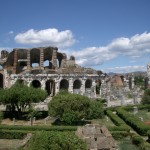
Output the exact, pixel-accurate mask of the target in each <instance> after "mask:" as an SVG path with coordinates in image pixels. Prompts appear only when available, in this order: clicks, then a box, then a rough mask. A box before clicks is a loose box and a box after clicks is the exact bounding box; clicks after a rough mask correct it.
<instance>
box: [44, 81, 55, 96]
mask: <svg viewBox="0 0 150 150" xmlns="http://www.w3.org/2000/svg"><path fill="white" fill-rule="evenodd" d="M45 84H46V86H45V90H46V91H47V93H48V95H50V96H54V95H55V81H54V80H48V81H46V83H45Z"/></svg>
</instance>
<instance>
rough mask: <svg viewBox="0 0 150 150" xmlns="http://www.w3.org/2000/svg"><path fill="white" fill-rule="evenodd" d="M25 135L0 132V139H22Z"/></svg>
mask: <svg viewBox="0 0 150 150" xmlns="http://www.w3.org/2000/svg"><path fill="white" fill-rule="evenodd" d="M26 135H27V133H25V132H22V131H13V130H0V139H23V138H24V137H25V136H26Z"/></svg>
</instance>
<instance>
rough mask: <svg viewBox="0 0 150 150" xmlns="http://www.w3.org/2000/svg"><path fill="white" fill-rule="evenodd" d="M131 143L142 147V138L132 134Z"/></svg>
mask: <svg viewBox="0 0 150 150" xmlns="http://www.w3.org/2000/svg"><path fill="white" fill-rule="evenodd" d="M132 143H133V144H135V145H137V146H138V147H143V145H144V139H143V138H142V137H141V136H139V135H134V136H132Z"/></svg>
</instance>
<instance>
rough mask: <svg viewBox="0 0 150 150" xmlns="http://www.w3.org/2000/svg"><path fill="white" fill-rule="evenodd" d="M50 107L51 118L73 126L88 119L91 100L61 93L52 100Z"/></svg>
mask: <svg viewBox="0 0 150 150" xmlns="http://www.w3.org/2000/svg"><path fill="white" fill-rule="evenodd" d="M48 107H49V115H50V116H53V117H57V118H59V119H60V120H61V121H62V122H64V123H66V124H69V125H71V124H74V123H75V122H77V121H80V120H81V119H83V118H86V117H87V114H88V111H89V108H90V99H89V98H88V97H86V96H82V95H78V94H70V93H65V92H63V93H62V92H60V93H59V94H57V95H56V96H55V97H53V98H52V100H51V101H50V103H49V105H48Z"/></svg>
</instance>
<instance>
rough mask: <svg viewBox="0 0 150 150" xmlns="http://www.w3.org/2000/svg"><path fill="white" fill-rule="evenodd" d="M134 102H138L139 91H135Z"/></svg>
mask: <svg viewBox="0 0 150 150" xmlns="http://www.w3.org/2000/svg"><path fill="white" fill-rule="evenodd" d="M133 104H138V92H136V91H135V92H134V93H133Z"/></svg>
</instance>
